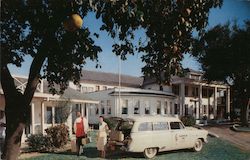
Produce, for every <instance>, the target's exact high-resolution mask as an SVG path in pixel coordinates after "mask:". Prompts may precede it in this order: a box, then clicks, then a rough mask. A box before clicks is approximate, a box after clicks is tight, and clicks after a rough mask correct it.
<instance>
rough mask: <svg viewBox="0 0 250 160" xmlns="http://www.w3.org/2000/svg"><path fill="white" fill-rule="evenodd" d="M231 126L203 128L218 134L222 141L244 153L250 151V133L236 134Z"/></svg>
mask: <svg viewBox="0 0 250 160" xmlns="http://www.w3.org/2000/svg"><path fill="white" fill-rule="evenodd" d="M230 126H231V125H216V126H206V127H202V128H204V129H206V130H208V131H209V132H211V133H215V134H217V135H218V136H219V137H220V138H221V139H223V140H226V141H229V142H230V143H232V144H233V145H235V146H237V147H238V148H240V149H242V150H244V151H250V132H235V131H232V130H231V129H230Z"/></svg>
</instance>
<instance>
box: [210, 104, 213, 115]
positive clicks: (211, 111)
mask: <svg viewBox="0 0 250 160" xmlns="http://www.w3.org/2000/svg"><path fill="white" fill-rule="evenodd" d="M209 113H210V114H213V113H214V108H213V106H212V105H209Z"/></svg>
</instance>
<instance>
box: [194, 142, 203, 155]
mask: <svg viewBox="0 0 250 160" xmlns="http://www.w3.org/2000/svg"><path fill="white" fill-rule="evenodd" d="M202 147H203V142H202V140H201V139H197V140H196V141H195V143H194V148H193V150H194V151H195V152H199V151H201V149H202Z"/></svg>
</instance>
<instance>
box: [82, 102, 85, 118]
mask: <svg viewBox="0 0 250 160" xmlns="http://www.w3.org/2000/svg"><path fill="white" fill-rule="evenodd" d="M84 107H85V103H82V104H81V113H82V116H85V113H84Z"/></svg>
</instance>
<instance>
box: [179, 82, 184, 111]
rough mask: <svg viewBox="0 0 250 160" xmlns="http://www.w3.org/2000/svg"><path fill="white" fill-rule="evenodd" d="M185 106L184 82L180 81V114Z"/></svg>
mask: <svg viewBox="0 0 250 160" xmlns="http://www.w3.org/2000/svg"><path fill="white" fill-rule="evenodd" d="M184 107H185V84H184V83H181V86H180V115H183V114H184V112H183V111H184V109H183V108H184Z"/></svg>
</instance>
